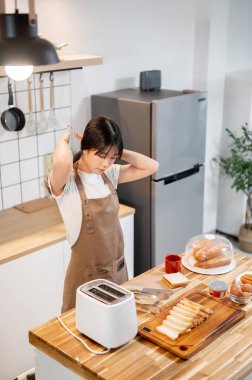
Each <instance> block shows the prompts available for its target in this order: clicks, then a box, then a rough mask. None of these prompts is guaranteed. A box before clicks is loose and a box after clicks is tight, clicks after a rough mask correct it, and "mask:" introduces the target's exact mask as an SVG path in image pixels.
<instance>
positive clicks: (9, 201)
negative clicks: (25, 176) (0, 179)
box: [2, 184, 22, 209]
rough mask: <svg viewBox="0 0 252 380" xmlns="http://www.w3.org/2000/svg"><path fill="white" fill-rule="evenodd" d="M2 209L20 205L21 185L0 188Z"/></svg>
mask: <svg viewBox="0 0 252 380" xmlns="http://www.w3.org/2000/svg"><path fill="white" fill-rule="evenodd" d="M2 196H3V209H6V208H9V207H12V206H13V205H16V204H19V203H21V199H22V198H21V185H20V184H18V185H14V186H8V187H2Z"/></svg>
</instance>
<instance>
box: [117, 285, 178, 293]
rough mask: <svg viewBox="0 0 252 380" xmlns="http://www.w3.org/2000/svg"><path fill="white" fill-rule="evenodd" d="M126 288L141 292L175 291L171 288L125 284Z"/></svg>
mask: <svg viewBox="0 0 252 380" xmlns="http://www.w3.org/2000/svg"><path fill="white" fill-rule="evenodd" d="M124 288H126V289H128V290H131V291H132V292H134V291H135V292H141V293H173V292H174V290H171V289H158V288H144V287H142V286H137V285H124Z"/></svg>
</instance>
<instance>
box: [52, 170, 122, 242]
mask: <svg viewBox="0 0 252 380" xmlns="http://www.w3.org/2000/svg"><path fill="white" fill-rule="evenodd" d="M120 167H121V165H117V164H114V165H112V166H110V167H109V168H108V169H107V170H106V171H105V174H106V175H107V176H108V178H109V179H110V180H111V182H112V185H113V186H114V188H115V189H116V188H117V184H118V178H119V174H120ZM77 172H78V174H79V177H80V180H81V182H82V184H83V186H84V188H85V193H86V195H87V198H88V199H97V198H104V197H106V196H107V195H109V193H110V190H109V187H108V185H106V184H105V183H104V181H103V179H102V176H101V175H99V174H94V173H85V172H83V171H81V170H79V169H77ZM49 186H50V188H51V184H50V181H49ZM52 196H53V197H54V198H55V199H56V201H57V204H58V207H59V210H60V213H61V216H62V219H63V221H64V224H65V227H66V233H67V240H68V241H69V243H70V245H71V247H72V246H73V245H74V243H75V242H76V240H77V238H78V236H79V233H80V229H81V224H82V205H81V199H80V194H79V191H78V188H77V185H76V182H75V180H74V177H73V175H71V176H70V178H69V180H68V181H67V183H66V185H65V187H64V190H63V192H62V193H61V194H60V195H59V196H56V195H54V194H53V193H52Z"/></svg>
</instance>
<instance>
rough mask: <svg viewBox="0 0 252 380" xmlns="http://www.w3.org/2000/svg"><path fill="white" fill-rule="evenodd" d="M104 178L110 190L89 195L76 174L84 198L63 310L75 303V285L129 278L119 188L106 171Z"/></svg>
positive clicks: (66, 279)
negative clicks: (95, 195) (88, 196)
mask: <svg viewBox="0 0 252 380" xmlns="http://www.w3.org/2000/svg"><path fill="white" fill-rule="evenodd" d="M102 178H103V180H104V182H105V183H106V184H107V185H108V187H109V190H110V194H109V195H108V196H107V197H105V198H98V199H87V196H86V193H85V190H84V187H83V185H82V183H81V180H80V177H79V175H78V174H76V179H75V181H76V185H77V187H78V190H79V193H80V198H81V201H82V225H81V230H80V234H79V237H78V239H77V241H76V242H75V244H74V245H73V246H72V255H71V259H70V263H69V265H68V268H67V272H66V277H65V283H64V294H63V306H62V310H61V311H62V313H63V312H65V311H67V310H69V309H71V308H73V307H75V298H76V289H77V287H78V286H80V285H82V284H83V283H85V282H87V281H90V280H93V279H97V278H103V279H107V280H110V281H112V282H115V283H116V284H122V283H123V282H125V281H127V280H128V272H127V267H126V262H125V258H124V241H123V233H122V229H121V225H120V222H119V217H118V213H119V201H118V196H117V192H116V190H115V189H114V187H113V185H112V183H111V181H110V180H109V178H108V177H107V176H106V175H105V174H102Z"/></svg>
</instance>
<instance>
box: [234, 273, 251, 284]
mask: <svg viewBox="0 0 252 380" xmlns="http://www.w3.org/2000/svg"><path fill="white" fill-rule="evenodd" d="M244 274H252V272H243V273H241V274H239V276H237V277H236V279H235V283H236V285H241V284H242V282H241V276H244Z"/></svg>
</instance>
